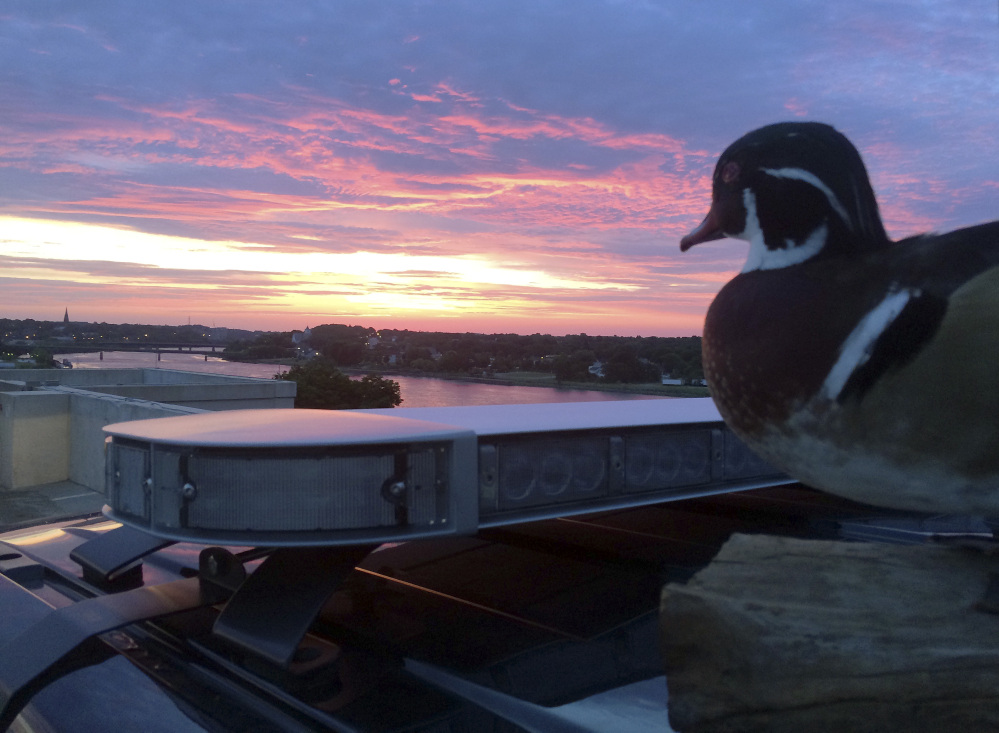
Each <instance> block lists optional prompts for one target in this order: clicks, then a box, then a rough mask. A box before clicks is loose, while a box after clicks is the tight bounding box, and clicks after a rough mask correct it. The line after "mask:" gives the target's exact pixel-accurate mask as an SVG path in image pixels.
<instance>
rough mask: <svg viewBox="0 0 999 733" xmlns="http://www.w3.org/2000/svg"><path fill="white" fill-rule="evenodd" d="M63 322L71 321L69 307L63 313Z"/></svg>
mask: <svg viewBox="0 0 999 733" xmlns="http://www.w3.org/2000/svg"><path fill="white" fill-rule="evenodd" d="M62 322H63V323H69V308H67V309H66V312H65V313H64V314H63V316H62Z"/></svg>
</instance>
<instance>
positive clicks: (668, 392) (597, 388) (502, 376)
mask: <svg viewBox="0 0 999 733" xmlns="http://www.w3.org/2000/svg"><path fill="white" fill-rule="evenodd" d="M253 363H255V364H274V365H281V366H289V367H290V366H293V365H295V364H296V363H297V362H296V361H295V360H294V359H266V360H261V361H255V362H253ZM338 369H340V371H342V372H343V373H344V374H350V375H364V374H378V375H379V376H383V377H392V376H400V377H417V378H421V377H422V378H427V379H444V380H447V381H449V382H470V383H473V384H495V385H499V386H507V387H546V388H548V389H565V390H583V391H591V392H617V393H619V394H638V395H651V396H655V397H709V396H710V394H709V392H708V388H707V387H697V386H694V385H675V384H659V383H658V382H648V383H642V384H623V383H619V382H559V381H558V380H556V379H555V375H554V374H552V373H550V372H497V373H496V374H494V375H493V376H488V377H472V376H469V375H467V374H450V373H447V372H432V373H429V374H428V373H427V372H422V371H418V370H415V369H400V368H399V367H363V368H362V367H338Z"/></svg>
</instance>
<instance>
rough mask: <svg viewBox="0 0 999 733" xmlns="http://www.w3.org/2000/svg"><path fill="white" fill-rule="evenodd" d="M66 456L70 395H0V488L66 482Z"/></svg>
mask: <svg viewBox="0 0 999 733" xmlns="http://www.w3.org/2000/svg"><path fill="white" fill-rule="evenodd" d="M69 454H70V398H69V395H65V394H59V393H55V392H0V487H2V488H6V489H20V488H24V487H27V486H36V485H38V484H47V483H52V482H55V481H65V480H66V478H67V477H68V476H69V462H70V458H69Z"/></svg>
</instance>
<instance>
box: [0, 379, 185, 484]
mask: <svg viewBox="0 0 999 733" xmlns="http://www.w3.org/2000/svg"><path fill="white" fill-rule="evenodd" d="M196 412H205V410H200V409H197V408H192V407H181V406H176V405H165V404H162V403H159V402H152V401H149V400H137V399H129V398H127V397H118V396H114V395H102V394H95V393H93V392H89V391H85V390H78V389H74V388H72V387H54V388H51V389H46V390H40V391H35V392H0V489H6V490H20V489H25V488H28V487H31V486H37V485H39V484H48V483H54V482H56V481H66V480H69V481H73V482H75V483H78V484H80V485H82V486H86V487H87V488H89V489H93V490H94V491H100V492H103V491H104V426H105V425H110V424H111V423H116V422H125V421H127V420H145V419H150V418H156V417H169V416H171V415H188V414H191V413H196Z"/></svg>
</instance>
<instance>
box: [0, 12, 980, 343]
mask: <svg viewBox="0 0 999 733" xmlns="http://www.w3.org/2000/svg"><path fill="white" fill-rule="evenodd" d="M795 119H800V120H817V121H821V122H827V123H829V124H832V125H834V126H835V127H837V128H838V129H839V130H841V131H842V132H844V133H845V134H846V135H847V136H848V137H849V138H850V139H851V140H852V141H853V142H854V144H855V145H856V146H857V147H858V149H859V150H860V151H861V154H862V156H863V157H864V160H865V162H866V164H867V167H868V170H869V173H870V175H871V180H872V182H873V185H874V189H875V192H876V194H877V196H878V199H879V201H880V204H881V211H882V216H883V218H884V220H885V225H886V227H887V229H888V231H889V234H890V235H892V236H893V237H903V236H907V235H910V234H914V233H918V232H921V231H928V230H936V231H946V230H950V229H955V228H958V227H962V226H968V225H972V224H977V223H981V222H984V221H991V220H993V219H996V218H999V217H997V212H999V206H997V200H999V143H997V142H996V138H997V134H999V6H997V4H996V0H962V1H961V2H954V1H953V0H924V1H923V2H919V1H917V0H908V1H902V0H838V1H837V2H830V1H829V0H796V1H795V2H787V1H786V0H784V1H778V0H756V1H754V2H752V3H747V2H745V0H710V1H705V2H690V0H662V1H658V0H560V1H555V0H509V1H506V0H496V1H494V2H483V0H455V1H454V2H444V1H439V2H432V1H430V0H398V1H395V0H358V1H353V0H350V1H347V0H312V1H310V0H296V1H295V2H291V3H277V2H273V1H271V0H268V1H266V2H265V1H263V0H259V1H255V0H239V1H238V2H233V1H228V0H215V1H213V2H204V1H203V0H170V1H169V2H152V1H140V0H120V1H119V0H100V1H98V0H94V1H93V2H79V0H6V2H4V3H3V4H2V5H0V317H7V318H35V319H38V320H59V319H61V318H62V315H63V312H64V310H65V309H66V308H68V309H69V313H70V317H71V319H72V320H78V321H94V322H101V321H106V322H118V323H155V324H182V323H187V322H192V323H200V324H204V325H209V326H220V327H221V326H226V327H231V328H248V329H262V330H276V331H288V330H292V329H302V328H305V327H306V326H315V325H317V324H320V323H347V324H353V325H363V326H371V327H374V328H400V329H401V328H408V329H412V330H422V331H457V332H479V333H522V334H531V333H550V334H554V335H561V334H565V333H589V334H599V335H626V336H635V335H640V336H688V335H693V334H699V333H700V332H701V329H702V326H703V319H704V314H705V312H706V310H707V308H708V306H709V304H710V302H711V300H712V298H713V297H714V294H715V293H716V292H717V291H718V289H719V288H721V287H722V285H724V283H725V282H726V281H727V280H728V279H730V278H731V277H732V276H733V275H734V274H735V273H736V272H737V271H738V270H739V269H740V268H741V266H742V263H743V261H744V260H745V254H746V245H745V243H743V242H739V241H734V240H724V241H722V242H714V243H711V244H708V245H702V246H700V247H696V248H694V249H693V250H691V251H690V252H688V253H685V254H681V253H680V251H679V248H678V243H679V240H680V238H681V237H682V236H683V235H684V234H686V233H687V232H688V231H690V230H691V229H692V228H693V227H694V226H696V225H697V224H698V223H699V222H700V220H701V219H702V218H703V216H704V214H705V213H706V212H707V208H708V205H709V203H710V179H711V173H712V170H713V168H714V164H715V161H716V159H717V157H718V155H719V153H720V152H721V151H722V150H724V149H725V147H727V146H728V144H729V143H731V142H732V141H733V140H735V139H736V138H738V137H740V136H741V135H743V134H744V133H746V132H748V131H750V130H752V129H755V128H756V127H759V126H761V125H764V124H768V123H771V122H777V121H782V120H795Z"/></svg>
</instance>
